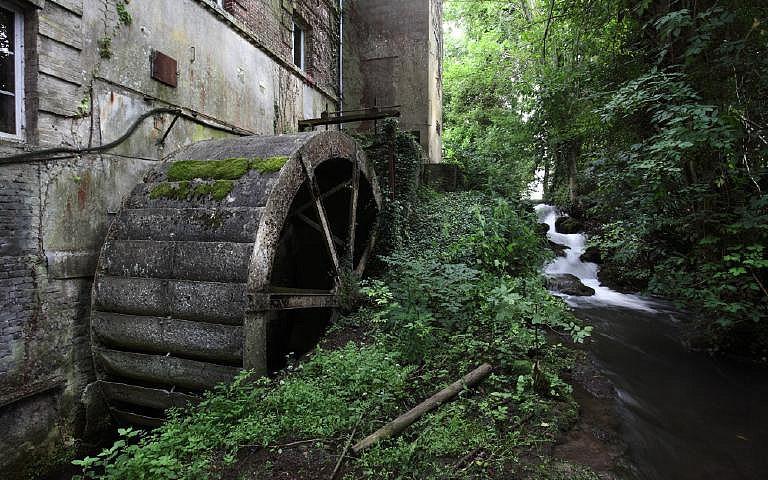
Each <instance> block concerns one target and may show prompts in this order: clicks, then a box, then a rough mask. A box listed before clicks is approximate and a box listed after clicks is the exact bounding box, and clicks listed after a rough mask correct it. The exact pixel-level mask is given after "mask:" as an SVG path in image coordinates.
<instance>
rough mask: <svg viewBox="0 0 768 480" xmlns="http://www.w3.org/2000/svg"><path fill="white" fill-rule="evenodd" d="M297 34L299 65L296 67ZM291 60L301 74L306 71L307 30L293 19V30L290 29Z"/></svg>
mask: <svg viewBox="0 0 768 480" xmlns="http://www.w3.org/2000/svg"><path fill="white" fill-rule="evenodd" d="M297 31H298V32H299V35H300V36H299V40H300V41H299V48H300V49H301V50H300V51H299V52H298V53H299V64H298V65H296V32H297ZM291 57H293V58H292V59H291V60H292V61H293V64H294V65H295V66H296V67H297V68H298V69H299V70H301V71H302V72H305V71H306V70H307V29H306V28H304V27H302V26H301V25H300V24H299V23H298V22H297V21H296V19H295V18H294V19H293V29H291Z"/></svg>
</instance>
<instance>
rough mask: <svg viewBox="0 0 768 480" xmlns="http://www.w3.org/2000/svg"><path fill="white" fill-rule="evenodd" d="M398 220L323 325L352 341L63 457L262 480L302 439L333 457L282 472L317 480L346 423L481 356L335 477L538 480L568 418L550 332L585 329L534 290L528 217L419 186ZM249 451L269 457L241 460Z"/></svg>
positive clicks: (371, 418)
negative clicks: (348, 301)
mask: <svg viewBox="0 0 768 480" xmlns="http://www.w3.org/2000/svg"><path fill="white" fill-rule="evenodd" d="M410 219H411V220H410V222H409V224H408V226H407V228H406V229H405V230H404V231H403V234H402V240H401V241H400V242H398V245H399V246H398V247H397V248H395V249H394V251H393V252H392V253H391V254H389V255H387V256H386V257H384V258H383V259H382V262H383V263H384V264H385V265H386V266H387V268H386V273H384V274H383V275H381V276H379V277H378V278H372V279H367V280H364V281H363V283H362V288H361V295H362V299H361V300H360V302H359V304H358V309H357V310H356V311H354V312H353V313H351V314H349V315H347V316H346V317H344V318H342V319H340V320H339V321H338V322H337V323H336V325H335V326H334V327H333V328H332V330H331V332H330V333H329V337H331V338H332V337H334V336H335V335H341V334H342V333H343V332H344V331H348V330H350V329H351V330H362V331H364V332H365V335H364V336H363V337H360V338H357V340H356V341H352V342H349V343H347V344H346V345H345V346H342V347H339V348H336V349H325V348H318V349H316V350H315V351H314V352H313V353H312V354H311V356H310V358H309V359H307V360H305V361H303V362H301V363H299V364H298V366H297V367H295V368H293V369H289V371H286V372H284V373H282V374H280V375H278V376H277V377H276V378H272V379H267V378H260V379H255V378H252V377H251V375H250V374H249V373H248V372H244V373H243V374H242V375H240V376H239V377H238V378H237V379H236V380H235V381H234V382H232V383H231V384H228V385H221V386H219V387H217V388H216V389H215V390H214V391H212V392H210V393H208V394H207V395H206V397H205V399H204V401H203V402H202V403H200V404H199V405H196V406H191V407H188V408H187V409H184V410H174V411H171V412H170V415H169V420H168V421H167V422H166V423H165V424H164V425H163V426H161V427H159V428H158V429H156V430H154V431H153V432H151V433H143V432H138V431H135V430H131V429H124V430H121V431H120V433H121V435H122V438H121V439H120V440H119V441H118V442H117V443H115V444H114V446H112V447H111V448H109V449H105V450H104V451H103V452H101V453H100V454H99V455H97V456H95V457H87V458H85V459H82V460H79V461H77V462H76V463H77V464H78V465H81V466H82V467H83V477H84V478H105V479H122V478H131V479H150V478H151V479H156V478H179V479H197V478H219V477H222V476H224V475H230V478H231V472H238V473H237V474H236V475H237V476H236V477H235V478H242V477H241V475H245V474H247V475H248V476H249V477H248V478H272V477H273V476H274V475H275V469H276V468H279V463H280V459H281V458H282V457H281V455H282V453H283V447H281V446H280V445H285V443H284V442H286V441H288V442H292V441H296V440H299V441H301V440H309V441H310V442H309V445H311V448H313V449H316V450H320V451H324V452H326V453H327V457H328V458H330V459H332V460H331V462H330V463H329V464H327V465H326V464H321V465H313V466H312V468H313V473H312V474H311V475H310V476H309V477H299V476H297V473H296V472H295V471H294V472H289V473H291V474H293V475H294V477H293V478H320V477H323V478H325V477H327V476H328V475H329V473H330V472H331V471H332V469H333V463H335V459H336V458H338V456H339V454H340V453H341V451H342V449H343V448H344V444H346V442H347V439H348V438H349V437H350V436H351V435H352V432H353V431H354V432H356V434H355V439H356V440H357V439H360V438H362V437H363V436H364V435H366V434H367V433H369V432H373V431H374V430H376V429H377V428H379V427H381V426H382V425H383V424H384V423H385V422H387V421H389V420H391V419H393V418H394V417H396V416H397V415H399V414H400V413H402V412H404V411H405V410H407V409H408V408H411V407H413V406H414V405H416V404H417V403H419V402H421V401H422V400H424V399H425V398H427V397H428V396H430V395H432V394H433V393H434V392H435V391H437V390H439V389H441V388H443V387H444V386H446V385H447V384H449V383H452V382H453V381H455V380H456V379H457V378H460V377H461V376H462V375H464V374H466V373H468V372H469V371H470V370H472V369H474V368H475V367H477V366H479V365H480V364H481V363H483V362H488V363H490V364H491V365H492V366H493V368H494V369H493V373H492V374H491V375H490V376H489V377H488V378H486V379H485V380H484V381H483V382H482V383H481V384H480V385H479V386H478V387H477V388H475V389H473V390H466V391H464V392H463V393H462V394H461V395H460V396H459V397H458V398H457V399H456V400H454V401H453V402H451V403H449V404H446V405H444V406H442V407H441V408H439V409H437V410H435V411H434V412H432V413H430V414H427V415H425V416H424V417H422V418H421V419H420V420H419V421H417V422H416V423H415V424H414V425H412V426H411V427H410V428H409V429H408V430H406V432H404V434H402V435H401V436H399V437H397V438H394V439H390V440H387V441H383V442H381V443H379V444H377V445H376V446H374V447H373V448H371V449H369V450H366V451H365V452H363V453H362V454H360V455H359V456H356V457H354V456H348V457H347V459H346V465H345V467H344V469H343V470H342V475H341V476H339V478H342V476H343V478H348V479H356V478H377V479H378V478H419V479H427V478H550V477H547V476H545V475H544V474H543V473H542V472H543V471H546V470H547V469H548V468H550V467H548V465H549V464H550V463H551V462H550V460H549V458H548V457H547V454H546V452H547V449H546V446H547V445H551V443H552V442H553V441H554V440H555V439H556V438H557V437H558V436H559V435H560V434H561V433H562V432H563V431H564V430H566V429H568V428H569V427H570V426H571V425H572V424H573V423H574V422H575V420H576V417H577V406H576V403H575V402H574V400H573V398H572V396H571V387H570V386H569V385H568V384H567V383H565V382H564V381H563V380H562V379H561V378H560V372H561V371H562V370H563V369H564V368H567V367H568V366H569V363H570V362H571V361H572V353H571V350H569V348H568V347H567V346H565V345H563V343H561V342H560V341H558V340H553V338H554V339H558V338H564V337H569V338H570V339H573V340H575V341H577V342H580V341H583V340H584V338H585V337H586V336H588V335H589V329H588V328H582V327H581V326H580V325H578V324H577V322H576V321H575V320H574V318H573V317H572V316H571V314H570V313H569V312H568V311H567V309H566V308H565V307H564V305H563V303H562V302H561V301H560V300H559V299H556V298H554V297H552V296H550V295H549V294H548V292H547V291H546V290H545V288H544V286H543V282H542V279H541V278H540V276H539V274H538V273H537V271H538V268H539V267H540V265H541V262H542V261H543V260H544V258H545V254H544V253H543V252H544V251H545V247H544V245H543V244H542V242H543V239H541V238H540V237H539V236H537V234H536V233H535V223H536V219H535V218H534V216H533V214H531V213H529V212H528V211H527V210H526V209H525V208H523V206H522V205H517V204H515V203H513V202H510V201H507V200H502V199H498V198H493V197H491V196H489V195H486V194H481V193H472V192H470V193H458V194H448V195H438V194H434V193H429V192H422V193H421V194H420V198H419V199H418V201H417V202H416V203H415V204H414V207H413V212H412V215H411V216H410ZM253 448H259V449H262V451H266V452H267V453H268V455H269V456H268V459H269V460H268V461H265V462H263V463H262V464H261V465H259V466H257V467H253V466H250V467H249V466H248V465H246V464H243V463H241V461H242V452H243V451H249V449H253ZM286 468H288V467H286ZM244 469H246V470H247V469H250V470H247V471H244ZM321 472H322V474H321ZM552 478H554V477H552ZM584 478H588V477H586V476H585V477H584Z"/></svg>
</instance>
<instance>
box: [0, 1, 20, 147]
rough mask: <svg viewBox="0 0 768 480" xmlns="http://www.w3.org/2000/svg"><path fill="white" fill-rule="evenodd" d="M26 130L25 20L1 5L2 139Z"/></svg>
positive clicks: (18, 134) (4, 5) (0, 106)
mask: <svg viewBox="0 0 768 480" xmlns="http://www.w3.org/2000/svg"><path fill="white" fill-rule="evenodd" d="M23 129H24V18H23V16H22V14H21V11H19V10H17V9H16V8H14V7H12V6H10V5H8V4H6V3H3V2H0V138H3V137H5V138H21V134H22V131H23Z"/></svg>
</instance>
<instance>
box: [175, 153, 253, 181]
mask: <svg viewBox="0 0 768 480" xmlns="http://www.w3.org/2000/svg"><path fill="white" fill-rule="evenodd" d="M250 166H251V162H250V161H249V160H248V159H247V158H229V159H226V160H180V161H178V162H173V163H172V164H171V166H170V167H169V168H168V174H167V176H168V180H169V181H172V182H179V181H182V180H194V179H196V178H200V179H203V180H237V179H238V178H240V177H242V176H243V175H245V174H246V173H248V170H250V169H251V167H250Z"/></svg>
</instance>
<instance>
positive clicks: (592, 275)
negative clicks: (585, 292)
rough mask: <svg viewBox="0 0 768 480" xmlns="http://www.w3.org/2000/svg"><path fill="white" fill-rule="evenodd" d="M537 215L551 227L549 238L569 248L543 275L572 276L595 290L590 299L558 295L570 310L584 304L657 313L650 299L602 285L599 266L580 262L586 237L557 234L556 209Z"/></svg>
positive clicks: (549, 207) (540, 210) (548, 208)
mask: <svg viewBox="0 0 768 480" xmlns="http://www.w3.org/2000/svg"><path fill="white" fill-rule="evenodd" d="M536 213H537V214H538V216H539V222H541V223H546V224H547V225H548V226H549V231H548V232H547V238H549V239H550V240H551V241H552V242H554V243H558V244H560V245H563V246H565V247H568V248H567V249H566V250H565V257H557V258H556V259H555V260H554V261H553V262H551V263H550V264H548V265H547V266H546V267H545V268H544V273H545V274H547V275H560V274H571V275H574V276H575V277H577V278H578V279H579V280H581V283H583V284H584V285H586V286H588V287H590V288H592V289H594V290H595V294H594V295H593V296H590V297H575V296H570V295H563V294H558V295H560V296H562V297H563V298H564V299H565V301H566V302H567V303H568V304H569V305H570V306H572V307H574V308H578V307H579V306H584V305H585V304H586V305H592V306H594V305H613V306H618V307H626V308H632V309H636V310H644V311H648V312H653V311H655V308H654V305H655V304H656V302H654V301H652V300H651V299H648V298H644V297H641V296H639V295H632V294H624V293H619V292H617V291H615V290H611V289H610V288H608V287H606V286H603V285H601V284H600V280H598V278H597V272H598V269H599V267H598V266H597V264H595V263H588V262H582V261H581V258H580V257H581V255H582V254H583V253H584V250H585V248H586V243H587V237H586V236H585V235H584V234H582V233H574V234H564V233H558V232H557V231H555V221H556V220H557V218H558V217H560V216H562V215H561V213H560V212H559V211H558V209H557V207H554V206H552V205H546V204H540V205H537V206H536Z"/></svg>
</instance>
